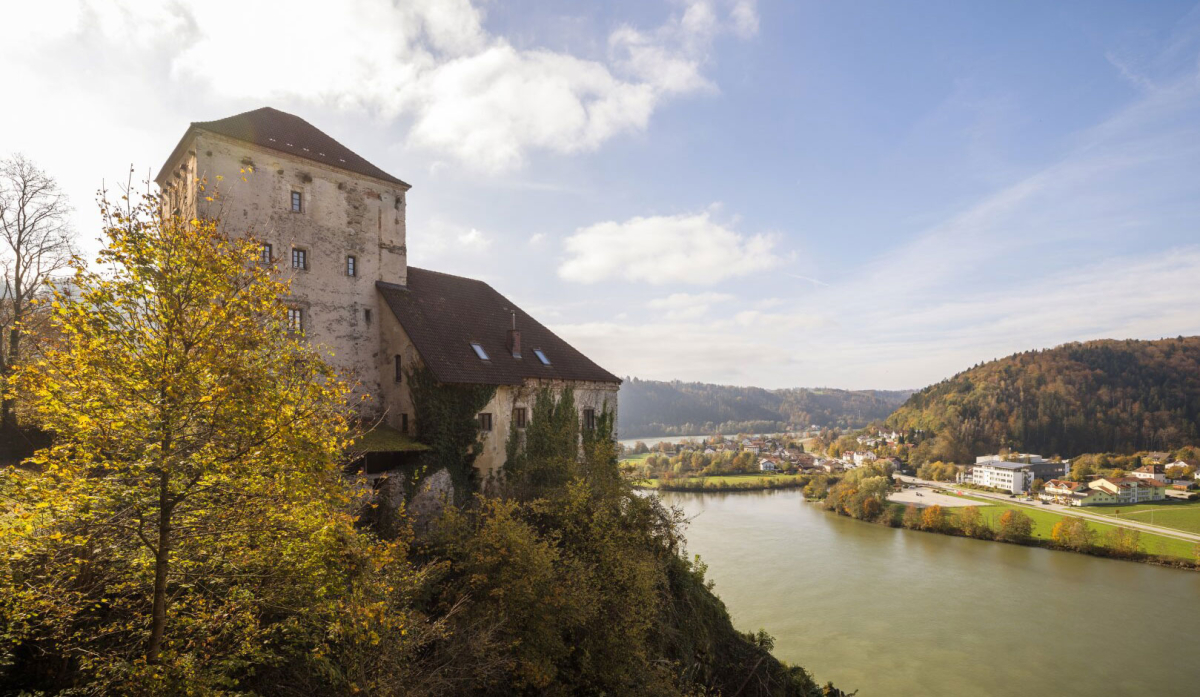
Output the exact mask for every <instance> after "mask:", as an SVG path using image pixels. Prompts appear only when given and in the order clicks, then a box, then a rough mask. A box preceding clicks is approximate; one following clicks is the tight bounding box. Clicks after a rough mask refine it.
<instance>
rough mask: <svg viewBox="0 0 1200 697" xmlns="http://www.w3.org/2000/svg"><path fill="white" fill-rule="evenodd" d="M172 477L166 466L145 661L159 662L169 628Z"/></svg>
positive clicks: (161, 480)
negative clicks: (164, 636) (152, 603)
mask: <svg viewBox="0 0 1200 697" xmlns="http://www.w3.org/2000/svg"><path fill="white" fill-rule="evenodd" d="M170 481H171V480H170V476H169V475H168V474H167V469H166V467H165V466H164V467H163V470H162V472H161V473H160V474H159V483H158V548H157V549H156V550H155V553H154V609H153V610H152V614H151V624H150V645H149V646H148V647H147V648H146V660H147V661H148V662H150V663H157V662H158V656H159V654H160V653H161V652H162V641H163V635H164V634H165V633H166V629H167V573H168V572H169V571H170V569H171V511H172V509H173V508H174V505H175V504H174V503H173V502H172V501H171V491H170V487H169V484H170Z"/></svg>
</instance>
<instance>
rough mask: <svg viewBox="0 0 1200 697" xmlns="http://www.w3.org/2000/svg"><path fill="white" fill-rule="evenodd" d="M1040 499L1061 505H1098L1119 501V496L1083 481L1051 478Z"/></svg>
mask: <svg viewBox="0 0 1200 697" xmlns="http://www.w3.org/2000/svg"><path fill="white" fill-rule="evenodd" d="M1041 499H1042V500H1043V501H1050V502H1052V503H1057V504H1060V505H1063V506H1099V505H1104V504H1113V503H1119V502H1120V499H1119V497H1118V496H1117V495H1116V494H1114V493H1112V492H1111V491H1109V490H1107V489H1105V488H1092V487H1090V486H1088V485H1087V484H1085V483H1083V482H1071V481H1067V480H1064V479H1051V480H1050V481H1048V482H1046V486H1045V487H1044V488H1043V489H1042V494H1041Z"/></svg>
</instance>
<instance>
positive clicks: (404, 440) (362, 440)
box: [352, 424, 429, 453]
mask: <svg viewBox="0 0 1200 697" xmlns="http://www.w3.org/2000/svg"><path fill="white" fill-rule="evenodd" d="M352 448H353V449H354V450H356V451H358V452H363V453H400V452H418V451H421V450H429V446H428V445H425V444H424V443H418V442H417V441H415V440H413V439H412V438H411V437H409V436H406V435H404V434H403V433H401V432H400V431H397V430H396V429H394V428H392V427H391V426H388V425H387V424H379V425H378V426H376V427H375V428H373V429H371V430H370V431H367V432H366V433H364V434H362V435H361V436H359V437H358V439H357V440H355V441H354V445H353V446H352Z"/></svg>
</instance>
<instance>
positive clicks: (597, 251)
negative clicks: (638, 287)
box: [558, 212, 781, 285]
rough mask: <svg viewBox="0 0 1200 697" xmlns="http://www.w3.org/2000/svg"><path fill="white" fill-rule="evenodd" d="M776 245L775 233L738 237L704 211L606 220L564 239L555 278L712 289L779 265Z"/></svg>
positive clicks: (739, 235) (582, 281)
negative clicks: (608, 280) (735, 278)
mask: <svg viewBox="0 0 1200 697" xmlns="http://www.w3.org/2000/svg"><path fill="white" fill-rule="evenodd" d="M776 242H777V237H776V236H775V235H765V234H757V235H743V234H741V233H739V232H737V231H735V230H733V229H731V228H729V227H727V226H725V225H723V224H721V223H719V222H717V221H714V220H713V219H712V218H711V217H710V215H709V213H707V212H703V213H694V214H681V215H672V216H651V217H636V218H631V219H629V220H626V221H624V222H615V221H609V222H603V223H597V224H595V225H592V226H590V227H586V228H581V229H579V230H577V231H576V232H575V234H573V235H571V236H570V237H568V238H567V239H566V242H565V246H566V250H567V258H566V260H565V261H564V262H563V263H562V264H561V265H560V266H559V268H558V275H559V276H560V277H561V278H563V279H566V280H569V281H576V282H579V283H596V282H598V281H603V280H605V279H609V278H624V279H625V280H628V281H644V282H647V283H651V284H655V285H659V284H664V283H687V284H692V285H711V284H713V283H718V282H720V281H723V280H725V279H727V278H733V277H737V276H745V275H747V274H751V273H754V272H756V271H762V270H763V269H768V268H771V267H773V266H775V265H776V264H778V263H779V262H780V261H781V260H780V257H779V255H778V253H777V252H776V251H775V245H776Z"/></svg>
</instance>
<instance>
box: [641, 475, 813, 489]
mask: <svg viewBox="0 0 1200 697" xmlns="http://www.w3.org/2000/svg"><path fill="white" fill-rule="evenodd" d="M810 481H812V476H811V475H807V474H778V475H760V474H735V475H725V476H713V477H688V478H681V479H642V480H639V481H637V482H634V486H636V487H637V488H639V489H654V490H658V491H690V492H699V493H704V492H725V491H773V490H776V489H803V488H804V487H805V486H808V483H809V482H810Z"/></svg>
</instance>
